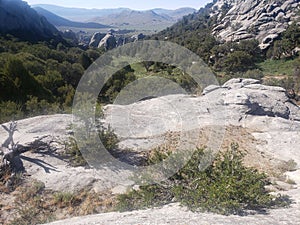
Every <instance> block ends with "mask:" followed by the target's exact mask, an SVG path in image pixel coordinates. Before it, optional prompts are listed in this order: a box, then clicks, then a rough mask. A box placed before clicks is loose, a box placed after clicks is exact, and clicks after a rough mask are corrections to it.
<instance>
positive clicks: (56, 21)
mask: <svg viewBox="0 0 300 225" xmlns="http://www.w3.org/2000/svg"><path fill="white" fill-rule="evenodd" d="M33 9H34V10H35V11H37V12H38V14H40V15H42V16H44V17H46V18H47V20H48V21H49V22H50V23H52V24H53V25H55V26H59V27H60V26H64V27H77V28H94V29H102V28H111V27H110V26H107V25H103V24H99V23H93V22H88V23H82V22H74V21H71V20H68V19H65V18H63V17H60V16H58V15H56V14H54V13H52V12H50V11H48V10H46V9H43V8H41V7H34V8H33Z"/></svg>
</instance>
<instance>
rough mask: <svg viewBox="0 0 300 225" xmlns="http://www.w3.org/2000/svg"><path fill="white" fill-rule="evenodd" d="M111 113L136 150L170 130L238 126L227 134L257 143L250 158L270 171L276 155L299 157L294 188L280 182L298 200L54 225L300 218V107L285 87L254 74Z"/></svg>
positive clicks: (125, 143)
mask: <svg viewBox="0 0 300 225" xmlns="http://www.w3.org/2000/svg"><path fill="white" fill-rule="evenodd" d="M105 114H106V120H105V121H104V122H105V123H107V124H110V125H112V127H113V128H114V129H115V132H116V133H117V134H118V136H119V137H121V138H122V141H121V143H120V146H121V147H123V148H125V149H127V148H130V149H135V150H136V151H142V150H143V149H146V150H147V149H151V148H153V147H154V146H155V145H157V144H160V143H159V142H161V141H163V140H162V139H160V138H159V137H160V136H162V135H163V134H164V133H166V132H169V133H170V132H178V131H179V132H181V134H184V133H187V134H194V133H196V130H197V129H199V128H205V129H206V130H207V129H208V128H209V127H212V128H213V129H212V130H213V132H216V129H217V127H218V126H226V127H230V126H234V127H236V128H237V129H238V130H237V131H236V133H235V134H233V133H230V132H229V129H226V132H229V134H227V136H229V137H230V138H231V140H232V138H234V136H235V137H236V138H240V139H239V141H240V144H241V145H240V147H242V145H244V146H247V147H248V150H249V151H247V154H250V153H251V151H253V149H252V150H250V149H251V148H254V149H255V148H257V151H258V152H256V154H257V155H260V156H261V157H260V158H257V157H255V155H251V156H250V158H249V161H250V163H252V164H253V163H254V164H257V165H260V166H261V168H262V169H263V170H266V169H267V168H268V167H269V164H271V163H272V162H273V161H274V160H290V159H293V160H294V161H295V162H297V164H298V165H297V169H298V170H296V171H294V172H288V173H286V175H287V176H288V178H289V179H292V180H293V181H295V182H296V184H295V185H293V186H292V188H291V185H288V184H286V183H283V184H281V183H282V182H278V183H277V185H281V186H282V187H283V188H282V189H281V190H284V189H286V190H287V191H281V192H280V193H281V194H286V195H288V196H290V197H291V199H292V200H293V201H294V203H293V204H292V205H291V207H290V208H281V209H272V210H269V211H267V213H263V214H254V215H252V214H250V215H248V216H238V215H231V216H222V215H216V214H212V213H196V212H191V211H188V210H187V209H186V208H184V207H180V206H179V205H178V204H176V203H174V204H170V205H166V206H163V207H160V208H154V209H146V210H140V211H133V212H125V213H119V212H112V213H106V214H100V215H92V216H86V217H81V218H72V219H69V220H64V221H58V222H54V223H51V225H60V224H67V225H68V224H70V225H71V224H72V225H74V224H78V225H79V224H81V225H83V224H94V223H95V224H120V223H122V224H170V223H171V224H220V225H221V224H228V225H229V224H230V225H231V224H263V225H267V224H281V222H283V223H286V224H299V223H300V220H299V216H298V215H299V212H300V202H299V200H300V192H299V188H300V179H299V177H300V176H299V175H300V170H299V169H300V168H299V165H300V153H299V145H300V139H299V133H300V109H299V107H298V106H296V105H294V104H293V102H291V100H290V99H289V98H288V97H287V96H286V93H285V90H284V89H282V88H279V87H271V86H265V85H261V84H259V82H258V81H257V80H252V79H233V80H230V81H228V82H227V83H226V84H224V85H222V86H209V87H207V88H206V89H205V90H204V95H202V96H198V97H195V96H194V97H192V96H186V95H170V96H165V97H160V98H154V99H150V100H145V101H141V102H138V103H134V104H131V105H122V106H120V105H110V106H107V107H106V110H105ZM243 129H245V130H247V131H248V132H249V133H250V135H251V136H252V137H255V138H253V139H249V138H248V137H247V136H246V135H245V133H243V132H242V130H243ZM189 131H191V132H190V133H189ZM204 134H205V130H203V129H202V131H201V133H200V136H193V135H188V137H186V136H184V135H181V141H186V138H189V139H190V141H198V139H199V138H201V136H203V135H204ZM212 136H213V135H212ZM220 138H221V139H222V137H220ZM183 139H185V140H183ZM196 139H197V140H196ZM254 139H255V140H256V141H254ZM213 141H214V142H217V141H218V140H215V139H214V140H213ZM221 141H225V139H224V140H223V139H222V140H221ZM161 143H162V142H161ZM186 144H187V142H185V143H184V145H186ZM268 157H271V158H268Z"/></svg>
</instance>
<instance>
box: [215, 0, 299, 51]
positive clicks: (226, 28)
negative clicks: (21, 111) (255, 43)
mask: <svg viewBox="0 0 300 225" xmlns="http://www.w3.org/2000/svg"><path fill="white" fill-rule="evenodd" d="M299 6H300V1H299V0H270V1H260V0H249V1H244V0H218V1H216V3H215V4H214V5H213V6H212V8H211V9H212V11H211V13H210V15H211V16H216V17H217V20H216V25H214V28H213V34H214V35H216V36H218V37H219V38H221V39H222V40H225V41H232V40H233V41H238V40H243V39H249V38H256V39H258V40H259V42H260V47H261V48H262V49H265V48H267V47H268V46H269V45H270V43H272V41H273V40H274V39H276V38H278V36H279V35H280V33H282V32H283V31H285V30H286V28H287V27H288V25H289V24H291V23H292V22H293V21H298V19H299Z"/></svg>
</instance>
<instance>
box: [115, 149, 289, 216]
mask: <svg viewBox="0 0 300 225" xmlns="http://www.w3.org/2000/svg"><path fill="white" fill-rule="evenodd" d="M155 155H156V154H155ZM155 157H156V158H157V155H156V156H155ZM164 157H165V156H162V157H160V158H161V159H163V158H164ZM202 159H203V150H197V151H196V152H195V153H194V155H193V156H192V158H191V160H190V161H189V162H188V163H187V164H186V165H185V166H184V167H183V168H182V169H181V170H180V171H178V172H177V173H176V174H175V175H174V176H172V177H171V178H169V179H168V180H167V181H165V182H163V183H161V184H154V185H147V186H143V187H141V188H140V190H138V191H136V190H133V191H131V192H129V193H127V194H123V195H120V196H119V199H118V200H119V204H118V210H121V211H123V210H134V209H141V208H145V207H153V206H158V205H163V204H166V203H170V202H172V201H173V200H174V199H175V200H176V201H179V202H181V203H182V204H183V205H186V206H187V207H188V208H190V209H191V210H195V211H198V210H200V211H210V212H216V213H220V214H226V215H228V214H242V213H243V212H245V210H262V209H265V208H272V207H279V206H286V205H288V204H289V203H290V201H289V200H288V199H287V198H284V197H275V196H272V195H271V194H269V193H267V192H266V190H265V188H264V187H265V185H266V184H267V183H268V182H267V179H266V175H265V174H262V173H259V172H258V171H257V170H255V169H252V168H247V167H245V166H244V165H243V163H242V159H243V154H242V153H241V152H240V151H239V150H238V146H237V145H236V144H232V145H231V148H230V149H229V150H228V151H227V152H225V153H220V154H219V155H218V156H217V158H216V159H215V161H214V163H213V164H212V165H210V166H209V167H208V168H206V169H205V170H204V171H201V170H199V164H200V163H201V161H202Z"/></svg>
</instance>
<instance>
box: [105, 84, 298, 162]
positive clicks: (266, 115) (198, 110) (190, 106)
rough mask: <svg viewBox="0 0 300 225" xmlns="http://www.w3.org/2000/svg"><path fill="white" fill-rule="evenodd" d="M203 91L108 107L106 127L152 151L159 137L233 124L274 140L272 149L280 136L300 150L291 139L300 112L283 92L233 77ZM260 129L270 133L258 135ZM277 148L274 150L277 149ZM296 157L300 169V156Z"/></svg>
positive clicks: (136, 146) (131, 143)
mask: <svg viewBox="0 0 300 225" xmlns="http://www.w3.org/2000/svg"><path fill="white" fill-rule="evenodd" d="M203 93H204V95H203V96H199V97H191V96H186V95H170V96H164V97H161V98H155V99H150V100H146V101H141V102H138V103H134V104H132V105H124V106H123V105H122V106H121V105H109V106H107V107H106V111H105V114H106V115H109V116H107V120H106V121H105V123H107V124H110V125H111V126H112V128H113V129H114V130H115V132H116V133H117V135H118V136H119V137H121V140H122V141H121V143H120V146H121V147H122V148H124V149H127V148H130V149H136V150H149V149H151V148H154V147H155V146H158V145H160V144H162V143H163V139H160V138H158V137H161V136H162V135H164V134H166V133H167V132H169V131H172V132H186V131H191V130H195V129H200V128H205V127H207V126H224V127H225V126H229V125H233V126H241V127H244V128H247V129H251V130H256V134H257V135H258V136H261V138H262V139H263V137H262V136H264V137H269V139H272V138H274V140H273V141H271V142H268V145H269V147H268V148H269V150H270V151H274V150H275V149H274V147H275V145H277V144H278V145H281V144H283V143H279V142H281V141H282V139H281V138H279V139H277V138H278V137H279V136H280V135H281V137H285V138H286V140H289V141H290V144H291V146H289V147H288V148H289V149H293V151H295V152H298V151H297V146H295V145H294V144H292V142H293V141H296V142H299V140H298V139H296V138H293V139H291V138H290V137H289V134H290V132H292V131H293V130H291V127H293V126H296V127H297V129H298V132H299V131H300V130H299V129H300V109H299V107H298V106H296V105H295V104H294V103H293V102H292V101H291V100H290V99H289V98H288V97H287V95H286V91H285V90H284V89H283V88H280V87H272V86H265V85H262V84H259V81H258V80H253V79H233V80H230V81H228V82H227V83H225V84H224V85H223V86H209V87H207V88H206V89H205V90H204V92H203ZM260 130H262V132H266V133H265V134H264V135H262V134H259V132H260ZM273 135H274V136H273ZM276 142H278V143H276ZM275 143H276V144H275ZM299 144H300V143H299ZM279 149H281V148H278V147H276V151H279ZM296 154H298V156H297V157H298V158H297V160H298V162H299V165H300V154H299V153H296ZM280 157H283V158H286V155H285V154H282V156H280ZM280 157H279V158H280Z"/></svg>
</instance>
